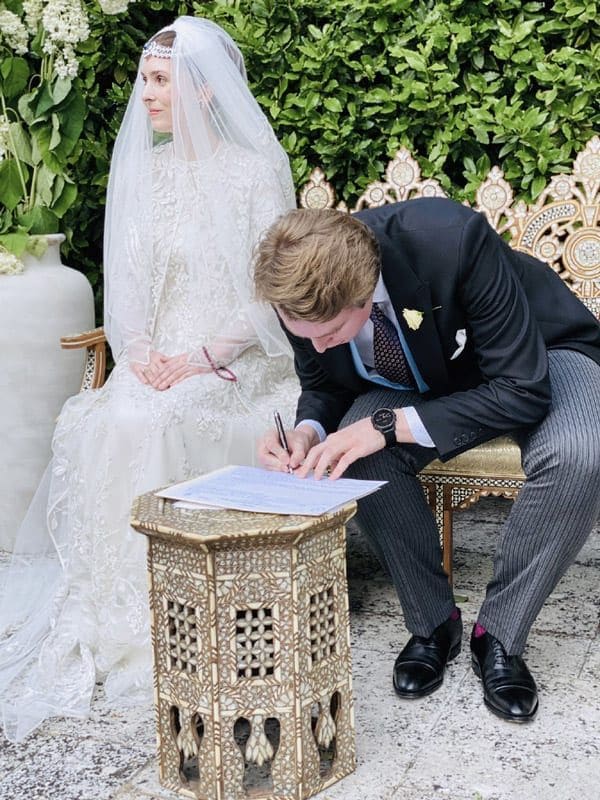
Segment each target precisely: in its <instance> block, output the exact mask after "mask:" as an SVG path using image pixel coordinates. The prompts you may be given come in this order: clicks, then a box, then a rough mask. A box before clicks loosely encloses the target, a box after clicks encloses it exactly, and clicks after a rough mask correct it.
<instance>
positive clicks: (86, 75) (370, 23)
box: [68, 0, 600, 287]
mask: <svg viewBox="0 0 600 800" xmlns="http://www.w3.org/2000/svg"><path fill="white" fill-rule="evenodd" d="M599 5H600V3H597V2H595V1H594V0H557V1H556V2H555V3H551V2H546V3H542V2H529V3H522V2H520V0H499V1H498V0H494V1H493V2H492V0H470V1H469V0H446V2H422V0H354V2H352V3H350V2H346V1H345V2H341V0H288V1H287V2H276V1H275V0H250V2H242V0H238V1H237V2H235V1H234V2H231V1H230V2H207V3H200V2H175V1H174V0H166V2H160V0H150V2H137V3H132V4H130V6H129V9H128V11H127V12H126V13H124V14H121V15H118V16H117V17H110V16H106V15H102V14H100V13H98V14H96V15H93V18H92V25H93V35H92V37H91V38H90V40H89V41H88V43H87V45H86V47H87V53H86V55H85V57H84V59H83V63H84V69H83V71H82V73H81V80H82V81H83V82H84V84H85V91H86V94H87V98H88V103H89V113H88V117H87V120H86V125H85V132H84V138H83V140H82V142H81V147H80V150H81V152H80V154H79V157H78V160H77V164H76V175H75V179H76V181H77V183H78V185H79V187H80V199H81V202H80V203H79V204H78V205H77V208H76V209H75V210H74V211H73V212H72V213H70V215H69V218H68V222H69V224H70V225H71V226H72V228H73V229H74V230H75V232H76V233H75V235H74V238H73V241H72V249H71V252H70V253H69V254H68V260H69V263H72V264H74V265H77V266H81V267H82V268H83V269H84V271H86V273H87V274H88V275H89V277H90V279H91V280H92V282H93V283H94V284H95V285H96V286H98V287H99V286H100V283H101V281H100V263H101V238H102V211H103V202H104V188H105V185H106V176H107V170H108V164H109V158H110V151H111V147H112V142H113V140H114V136H115V133H116V131H117V130H118V126H119V122H120V119H121V116H122V113H123V110H124V106H125V103H126V100H127V97H128V94H129V91H130V86H131V80H132V78H133V76H134V74H135V69H136V66H137V61H138V58H139V52H140V47H141V44H142V43H143V42H144V41H145V40H146V39H147V38H148V36H150V35H151V34H152V33H153V32H154V31H155V30H156V29H157V28H159V27H160V26H162V25H164V24H167V23H168V22H170V21H171V20H172V19H173V18H174V17H175V16H177V15H178V14H181V13H191V14H196V15H198V16H206V17H209V18H210V19H213V20H215V21H216V22H218V23H219V24H220V25H222V26H223V27H224V28H225V29H226V30H228V31H229V32H230V33H231V35H232V36H233V38H234V39H235V40H236V42H237V43H238V44H239V46H240V48H241V50H242V52H243V53H244V55H245V58H246V66H247V69H248V75H249V80H250V85H251V88H252V90H253V92H254V93H255V96H256V97H257V98H258V101H259V102H260V104H261V106H262V107H263V109H264V110H265V112H266V113H267V115H268V116H269V118H270V119H271V121H272V124H273V126H274V128H275V130H276V133H277V135H278V136H279V138H280V140H281V142H282V144H283V145H284V147H285V148H286V150H287V152H288V153H289V155H290V158H291V161H292V168H293V172H294V178H295V180H296V184H297V186H301V185H302V184H303V183H304V182H305V181H306V180H307V178H308V175H309V172H310V170H311V169H312V168H313V167H315V166H317V165H319V166H322V167H323V169H324V170H325V172H326V174H327V176H328V178H329V179H330V180H331V181H332V182H333V184H334V185H335V187H336V190H337V192H338V196H339V197H343V198H344V199H345V200H347V201H348V202H352V200H353V199H356V197H357V196H358V195H359V194H360V193H361V191H362V190H363V189H364V187H365V185H366V184H367V183H368V182H370V181H372V180H376V179H377V178H379V177H380V176H381V175H382V173H383V170H384V169H385V166H386V163H387V161H388V159H389V158H390V157H391V156H392V155H393V154H394V153H395V152H396V150H397V149H398V148H399V147H400V146H402V145H405V146H406V147H408V148H409V149H410V150H411V151H412V153H413V154H414V155H415V156H417V157H418V159H419V162H420V164H421V166H422V168H423V172H424V174H425V175H426V176H434V177H437V178H438V179H441V181H442V184H443V186H444V187H445V189H446V190H447V191H448V192H449V193H450V194H451V195H452V196H454V197H456V198H457V199H463V198H464V197H472V196H473V193H474V189H475V187H476V186H477V185H478V184H479V183H480V182H481V180H482V179H483V178H484V177H485V174H486V173H487V171H488V170H489V168H490V166H491V165H493V164H500V165H502V167H503V169H504V171H505V174H506V177H507V179H508V180H509V181H510V182H511V184H512V185H513V187H514V189H515V191H516V193H517V194H518V195H520V196H521V197H523V198H524V199H526V200H531V199H532V198H535V197H536V196H537V195H538V194H539V192H540V191H541V189H542V188H543V186H544V185H545V183H546V182H547V181H548V180H549V178H550V176H551V174H552V173H556V172H560V171H564V170H568V169H569V168H570V166H571V163H572V161H573V158H574V157H575V155H576V153H577V152H578V151H579V150H580V149H581V148H582V147H583V145H584V144H585V142H586V141H587V140H588V139H589V138H590V137H591V136H592V135H593V134H594V133H598V131H599V129H600V125H599V121H600V109H599V104H598V96H599V95H600V73H599V69H600V68H599V64H600V23H599V21H598V20H599V19H600V8H598V6H599Z"/></svg>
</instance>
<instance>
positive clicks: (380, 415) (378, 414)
mask: <svg viewBox="0 0 600 800" xmlns="http://www.w3.org/2000/svg"><path fill="white" fill-rule="evenodd" d="M372 419H373V423H374V424H375V425H376V426H377V427H378V428H383V429H385V428H394V427H395V425H396V415H395V414H394V412H393V411H392V409H391V408H378V409H377V411H375V412H374V414H373V417H372Z"/></svg>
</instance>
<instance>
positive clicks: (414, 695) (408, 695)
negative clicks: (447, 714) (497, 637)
mask: <svg viewBox="0 0 600 800" xmlns="http://www.w3.org/2000/svg"><path fill="white" fill-rule="evenodd" d="M461 644H462V643H461V642H459V643H458V644H457V645H455V646H454V647H453V648H452V649H451V650H450V652H449V653H448V658H447V659H446V663H445V664H444V669H446V667H447V666H448V664H449V663H450V662H451V661H453V660H454V659H455V658H456V656H457V655H458V654H459V653H460V648H461ZM443 682H444V673H443V671H442V674H441V676H440V679H439V681H437V682H436V683H434V684H433V685H432V686H428V687H427V689H424V690H423V691H421V692H399V691H398V689H396V687H395V686H394V691H395V692H396V694H397V695H398V697H401V698H402V699H403V700H420V699H421V697H427V696H428V695H430V694H433V692H435V690H436V689H439V688H440V686H441V685H442V683H443Z"/></svg>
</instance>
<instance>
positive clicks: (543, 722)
mask: <svg viewBox="0 0 600 800" xmlns="http://www.w3.org/2000/svg"><path fill="white" fill-rule="evenodd" d="M508 507H509V504H508V502H507V501H503V500H494V499H489V500H483V501H481V502H480V503H479V504H477V505H476V506H475V507H473V508H472V509H470V510H469V511H465V512H462V513H460V514H458V515H457V517H456V553H455V569H456V585H457V589H458V591H460V592H463V593H465V594H467V595H468V600H467V601H466V602H464V603H463V604H462V609H463V615H464V619H465V623H466V624H465V640H464V643H463V644H464V647H463V652H462V653H461V654H460V656H459V657H458V658H457V659H456V661H454V662H453V663H452V664H451V665H450V667H449V669H448V671H447V674H446V678H445V681H444V684H443V686H442V688H441V689H440V690H439V691H438V692H436V693H435V694H434V695H432V696H430V697H429V698H425V699H423V700H420V701H414V702H407V701H404V702H403V701H400V700H399V699H398V698H397V697H396V696H395V694H394V692H393V689H392V685H391V668H392V664H393V661H394V658H395V656H396V654H397V652H398V650H399V649H400V648H401V646H402V645H403V643H404V641H405V640H406V634H405V632H404V630H403V625H402V617H401V614H400V611H399V608H398V603H397V600H396V597H395V594H394V591H393V589H392V588H391V586H390V583H389V580H388V579H387V577H386V576H385V575H384V574H383V573H382V572H381V570H380V569H379V567H378V565H377V563H376V562H375V560H374V559H373V558H372V556H371V555H370V553H369V552H368V550H367V549H366V546H365V544H364V542H363V541H362V539H361V537H360V535H359V534H358V533H356V532H355V531H351V532H350V534H349V558H348V563H349V576H350V603H351V611H352V614H351V625H352V644H353V674H354V690H355V709H356V729H357V759H358V766H357V770H356V772H355V773H354V774H353V775H351V776H349V777H348V778H346V779H345V780H344V781H342V782H340V783H338V784H337V785H335V786H332V787H331V788H330V789H329V790H327V791H326V792H324V793H322V794H321V795H319V800H341V798H343V799H344V800H539V799H540V798H543V800H598V798H600V636H599V635H598V634H599V631H598V621H599V600H598V585H599V578H600V526H598V527H597V528H596V530H595V532H594V534H593V535H592V537H591V538H590V540H589V542H588V543H587V544H586V545H585V547H584V549H583V550H582V551H581V553H580V555H579V557H578V559H577V561H576V563H575V564H574V565H573V567H572V568H571V570H570V571H569V573H568V574H567V576H565V578H563V580H562V581H561V583H560V584H559V586H558V587H557V589H556V591H555V592H554V593H553V595H552V596H551V598H550V599H549V600H548V602H547V604H546V606H545V607H544V609H543V610H542V612H541V614H540V615H539V617H538V619H537V621H536V624H535V626H534V628H533V630H532V633H531V635H530V638H529V644H528V648H527V651H526V654H525V656H526V659H527V662H528V664H529V666H530V668H531V670H532V672H533V674H534V676H535V678H536V680H537V682H538V686H539V694H540V711H539V714H538V717H537V719H536V720H535V722H533V723H532V724H530V725H523V726H518V725H511V724H509V723H505V722H502V721H501V720H499V719H497V718H496V717H494V716H493V715H491V714H490V713H489V712H487V711H486V709H485V708H484V706H483V703H482V699H481V690H480V685H479V683H478V681H477V679H476V678H475V676H474V674H473V672H472V670H471V667H470V660H469V651H468V635H469V630H470V625H471V624H472V622H473V621H474V620H475V617H476V612H477V608H478V604H479V603H480V601H481V598H482V595H483V591H484V587H485V584H486V581H487V580H488V578H489V575H490V571H491V559H490V553H491V550H492V548H493V545H494V541H495V535H496V531H497V528H498V525H499V523H500V521H501V520H502V518H503V517H504V515H505V513H506V511H507V509H508ZM99 691H101V690H99ZM154 751H155V745H154V723H153V715H152V711H151V710H150V709H143V710H138V711H135V712H132V711H127V712H122V713H116V712H113V713H110V714H108V713H101V712H100V711H99V709H98V707H97V705H96V707H95V708H94V709H93V710H92V714H91V716H90V719H89V720H87V721H85V722H80V723H78V722H73V721H65V720H54V721H51V722H48V723H47V724H45V725H44V726H43V728H42V729H40V730H39V731H38V732H37V733H36V734H35V735H34V736H32V737H31V738H30V739H29V740H27V741H26V742H25V743H24V744H23V745H21V746H20V747H16V746H13V745H10V744H8V743H7V742H6V741H5V740H3V739H2V738H1V734H0V798H1V800H152V798H154V800H168V798H173V795H172V794H170V793H168V792H166V791H165V790H163V789H161V788H160V786H159V784H158V780H157V774H156V762H155V758H154Z"/></svg>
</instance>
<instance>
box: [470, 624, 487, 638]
mask: <svg viewBox="0 0 600 800" xmlns="http://www.w3.org/2000/svg"><path fill="white" fill-rule="evenodd" d="M485 633H487V631H486V629H485V628H484V627H483V625H480V624H479V623H478V622H476V623H475V627H474V628H473V636H474V637H475V638H476V639H479V637H480V636H483V635H484V634H485Z"/></svg>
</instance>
